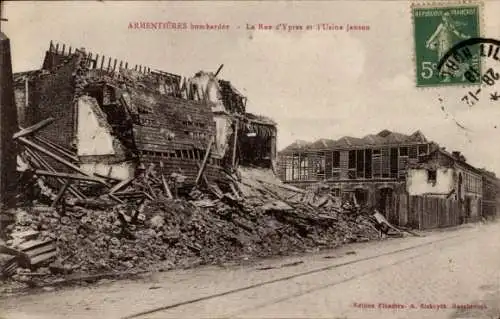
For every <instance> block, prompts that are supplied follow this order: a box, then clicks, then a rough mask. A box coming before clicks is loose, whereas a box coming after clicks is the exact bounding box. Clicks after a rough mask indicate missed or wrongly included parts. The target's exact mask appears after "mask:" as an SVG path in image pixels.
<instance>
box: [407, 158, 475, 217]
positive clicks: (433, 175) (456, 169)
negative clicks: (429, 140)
mask: <svg viewBox="0 0 500 319" xmlns="http://www.w3.org/2000/svg"><path fill="white" fill-rule="evenodd" d="M406 184H407V191H408V194H409V195H410V196H412V195H427V196H438V197H443V198H453V199H456V200H458V201H459V202H460V203H462V216H461V218H462V219H463V220H465V221H475V220H478V219H479V218H480V217H481V215H482V198H483V172H482V171H481V170H479V169H477V168H475V167H473V166H472V165H470V164H468V163H467V162H466V160H465V157H464V156H463V155H461V154H460V152H452V153H449V152H447V151H445V150H443V149H442V148H436V149H434V150H433V151H432V152H431V153H430V154H429V155H428V156H426V157H423V158H422V159H421V160H420V161H419V162H418V163H415V164H412V165H410V166H409V168H408V178H407V183H406Z"/></svg>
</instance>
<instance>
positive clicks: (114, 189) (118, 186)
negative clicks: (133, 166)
mask: <svg viewBox="0 0 500 319" xmlns="http://www.w3.org/2000/svg"><path fill="white" fill-rule="evenodd" d="M134 179H135V177H131V178H128V179H126V180H123V181H121V182H119V183H118V184H116V185H115V186H113V187H111V189H110V190H109V194H114V193H116V192H117V191H119V190H120V189H122V188H124V187H126V186H127V185H128V184H130V183H132V181H133V180H134Z"/></svg>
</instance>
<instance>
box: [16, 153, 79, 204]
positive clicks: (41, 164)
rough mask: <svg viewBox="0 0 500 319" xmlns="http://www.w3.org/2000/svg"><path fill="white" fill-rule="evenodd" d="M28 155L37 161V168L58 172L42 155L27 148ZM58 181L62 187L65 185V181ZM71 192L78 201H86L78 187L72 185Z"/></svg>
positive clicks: (60, 179) (58, 179)
mask: <svg viewBox="0 0 500 319" xmlns="http://www.w3.org/2000/svg"><path fill="white" fill-rule="evenodd" d="M25 151H26V153H27V154H28V155H29V156H30V157H31V158H32V159H33V160H35V161H36V162H38V163H36V164H37V166H39V167H42V168H45V169H46V170H48V171H50V172H55V171H56V170H55V169H54V168H53V167H52V166H50V164H49V163H47V162H46V161H45V160H44V159H43V158H42V157H41V156H40V155H38V154H37V153H36V152H35V151H33V150H32V149H31V148H29V147H27V148H26V149H25ZM56 180H57V181H58V182H59V183H60V184H61V185H64V183H65V181H64V179H62V178H59V177H58V178H56ZM69 191H70V193H71V194H73V195H74V196H75V197H76V198H78V199H85V198H86V197H85V195H83V194H82V192H80V191H79V190H78V189H77V188H76V187H74V185H71V186H69Z"/></svg>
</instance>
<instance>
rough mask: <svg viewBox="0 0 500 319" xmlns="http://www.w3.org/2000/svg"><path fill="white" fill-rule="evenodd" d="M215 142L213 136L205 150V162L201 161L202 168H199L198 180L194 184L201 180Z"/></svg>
mask: <svg viewBox="0 0 500 319" xmlns="http://www.w3.org/2000/svg"><path fill="white" fill-rule="evenodd" d="M213 143H214V137H213V136H212V137H211V138H210V142H208V146H207V148H206V150H205V156H204V157H203V162H201V167H200V169H199V170H198V174H197V175H196V180H195V182H194V185H195V186H196V185H198V183H199V182H200V178H201V176H202V174H203V172H204V170H205V167H206V166H207V162H208V158H209V156H210V151H211V150H212V144H213Z"/></svg>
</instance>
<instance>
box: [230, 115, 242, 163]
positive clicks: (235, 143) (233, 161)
mask: <svg viewBox="0 0 500 319" xmlns="http://www.w3.org/2000/svg"><path fill="white" fill-rule="evenodd" d="M239 123H240V122H239V120H238V119H236V120H235V122H234V141H233V156H232V160H231V167H232V168H233V169H234V168H235V164H236V147H237V145H238V127H239Z"/></svg>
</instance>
